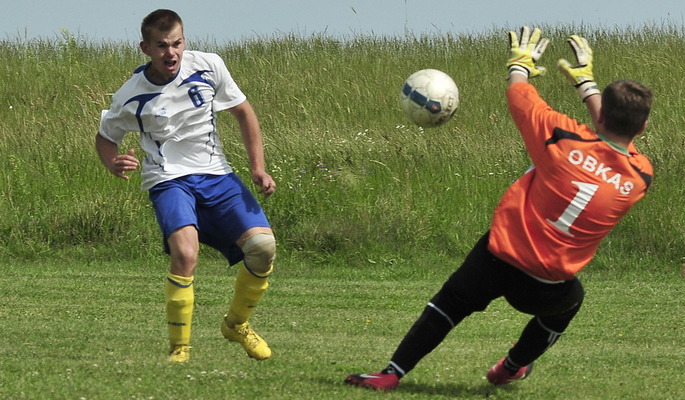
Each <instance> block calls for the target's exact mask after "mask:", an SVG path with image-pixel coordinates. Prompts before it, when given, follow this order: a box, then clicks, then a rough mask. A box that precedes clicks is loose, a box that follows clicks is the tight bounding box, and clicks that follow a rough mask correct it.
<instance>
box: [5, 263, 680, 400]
mask: <svg viewBox="0 0 685 400" xmlns="http://www.w3.org/2000/svg"><path fill="white" fill-rule="evenodd" d="M329 261H331V264H328V263H326V264H325V265H324V264H320V265H311V264H309V263H296V262H295V263H293V262H290V260H283V261H281V262H280V263H279V264H278V267H279V270H278V272H277V274H276V275H275V277H274V279H273V280H272V286H271V289H270V291H269V292H268V294H267V295H266V297H265V299H264V301H263V302H262V306H261V307H260V308H259V310H258V311H257V312H256V314H255V317H254V318H253V323H254V325H255V327H256V328H258V330H259V331H260V333H262V334H263V335H264V337H265V338H266V339H268V340H269V342H270V344H271V346H272V347H273V350H274V356H273V358H272V359H270V360H268V361H264V362H257V361H254V360H251V359H249V358H248V357H247V356H246V355H245V354H244V352H243V351H242V349H241V348H240V347H239V346H237V345H235V344H230V343H228V342H227V341H226V340H225V339H223V337H222V336H221V333H220V332H219V329H218V324H219V321H220V319H221V316H222V315H223V313H224V312H225V308H226V306H227V302H228V300H227V297H228V294H229V293H230V287H231V285H232V281H233V271H231V270H228V269H227V268H226V267H225V265H224V264H223V263H221V262H207V263H204V264H203V265H202V266H201V268H200V270H199V273H198V275H197V281H196V301H197V306H196V313H195V322H194V326H193V328H194V334H193V336H194V338H193V349H192V358H191V361H190V362H189V363H188V364H184V365H170V364H169V363H168V362H167V361H166V349H167V344H166V328H165V326H164V317H163V314H164V313H163V304H162V303H163V301H162V300H163V295H162V291H161V290H160V288H161V287H162V285H161V281H162V272H163V271H164V270H165V267H166V265H165V260H164V259H163V258H160V259H157V260H153V263H152V264H148V265H141V264H140V263H131V262H129V263H96V264H92V263H88V262H86V261H83V262H81V263H77V264H54V263H50V262H41V263H33V264H10V265H8V266H6V267H8V268H6V269H5V271H6V272H5V273H3V275H2V277H1V278H0V285H2V287H3V292H4V293H5V296H4V304H3V307H2V309H1V311H0V317H1V319H2V321H3V330H4V334H5V335H6V338H7V339H6V340H5V341H4V343H3V345H2V346H1V347H0V398H6V399H368V398H380V396H382V395H381V394H376V393H373V392H370V391H367V390H363V389H359V388H354V387H348V386H346V385H344V384H343V383H342V380H343V379H344V378H345V376H347V375H348V374H350V373H356V372H371V371H375V370H378V369H380V368H381V367H383V366H385V363H387V361H388V359H389V357H390V355H391V354H392V352H393V351H394V348H395V346H396V345H397V344H398V343H399V340H400V339H401V338H402V336H403V335H404V333H405V332H406V330H407V329H408V328H409V326H410V325H411V323H413V321H414V319H415V318H416V317H417V316H418V314H419V312H420V311H421V310H422V309H423V307H424V306H425V303H426V302H427V301H428V299H429V298H430V297H431V296H432V295H433V294H434V292H435V291H436V290H437V288H438V287H439V285H440V284H441V283H442V281H443V280H444V278H446V277H447V275H448V274H449V273H450V272H451V268H453V265H452V264H453V263H454V261H453V260H449V259H435V260H432V261H433V262H432V263H430V264H429V263H426V264H417V263H414V262H410V261H407V260H398V261H397V262H395V263H392V264H390V263H384V264H383V263H380V264H374V265H366V266H354V267H352V266H349V265H340V264H335V261H333V260H329ZM153 264H154V265H153ZM581 278H582V279H583V282H584V284H585V286H586V290H587V298H586V303H585V305H584V308H583V309H582V310H581V312H580V314H579V315H578V317H576V319H575V320H574V321H573V323H572V325H571V327H570V328H569V330H568V331H567V334H566V335H565V336H564V337H563V338H562V339H561V340H560V341H559V342H558V343H557V345H556V346H555V347H554V348H553V349H552V350H550V351H549V352H548V353H547V354H546V355H544V356H543V358H541V359H540V360H539V361H538V363H537V366H536V369H535V370H534V372H533V374H532V375H531V377H530V379H528V380H526V381H523V382H519V383H516V384H513V385H511V387H509V388H506V389H499V388H494V387H492V386H491V385H489V384H487V382H486V381H485V380H484V375H485V372H486V371H487V369H488V368H489V367H490V366H491V364H493V363H494V362H496V361H497V360H498V359H499V358H500V357H501V356H502V355H503V354H505V352H506V350H507V349H508V347H509V345H510V343H511V342H512V341H514V340H516V338H517V335H518V333H519V331H520V329H521V328H522V326H523V325H524V324H525V323H526V321H527V318H526V317H525V316H523V315H521V314H519V313H517V312H514V311H513V310H512V309H511V308H510V307H509V306H508V305H507V304H506V303H505V302H503V301H500V300H498V301H496V302H494V303H493V304H492V305H491V306H490V308H488V310H487V311H486V312H484V313H481V314H477V315H474V316H472V317H471V318H470V319H467V320H466V321H465V322H464V323H463V324H461V325H459V327H457V328H456V329H455V330H454V331H453V332H452V333H451V334H450V336H448V338H447V340H445V342H444V343H443V344H442V345H441V346H440V347H438V349H436V350H435V351H434V352H433V353H431V354H430V355H429V356H428V357H426V358H425V359H424V360H423V361H422V362H421V363H420V364H419V366H418V367H417V368H416V369H415V370H414V371H413V372H412V373H410V374H409V375H408V376H407V377H406V378H405V379H404V380H403V382H402V384H401V385H400V387H399V388H398V390H397V391H395V392H393V393H390V394H387V397H385V396H383V398H389V399H405V398H407V399H440V398H445V399H447V398H460V399H483V398H492V399H546V400H548V399H598V400H599V399H602V400H606V399H674V400H675V399H682V398H683V397H685V386H683V384H682V382H683V380H684V378H685V372H684V371H685V350H684V349H685V336H684V335H682V328H683V322H682V310H683V309H684V308H683V307H684V306H685V290H684V289H683V283H682V280H681V279H675V278H674V276H672V275H667V274H650V273H624V274H616V273H606V272H600V273H587V274H582V275H581Z"/></svg>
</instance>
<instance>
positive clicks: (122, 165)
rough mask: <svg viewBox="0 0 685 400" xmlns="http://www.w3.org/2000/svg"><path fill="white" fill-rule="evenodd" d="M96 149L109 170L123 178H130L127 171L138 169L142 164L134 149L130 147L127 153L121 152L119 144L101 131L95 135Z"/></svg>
mask: <svg viewBox="0 0 685 400" xmlns="http://www.w3.org/2000/svg"><path fill="white" fill-rule="evenodd" d="M95 150H96V151H97V153H98V156H100V161H102V163H103V164H104V165H105V167H106V168H107V170H109V172H111V173H112V174H114V175H116V176H118V177H119V178H122V179H126V180H128V179H129V177H128V175H126V172H128V171H133V170H135V169H137V168H138V165H139V164H140V162H139V161H138V159H137V158H136V157H135V156H134V155H133V154H134V150H133V149H130V150H129V151H128V153H126V154H119V146H118V145H117V144H116V143H114V142H112V141H110V140H108V139H106V138H105V137H104V136H102V135H101V134H100V133H98V134H97V135H95Z"/></svg>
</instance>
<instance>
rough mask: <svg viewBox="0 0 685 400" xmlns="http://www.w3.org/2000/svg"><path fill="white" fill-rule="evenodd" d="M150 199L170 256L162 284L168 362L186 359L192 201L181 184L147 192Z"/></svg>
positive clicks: (193, 247)
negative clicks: (167, 336)
mask: <svg viewBox="0 0 685 400" xmlns="http://www.w3.org/2000/svg"><path fill="white" fill-rule="evenodd" d="M150 199H151V200H152V203H153V207H154V208H155V212H156V215H157V221H158V223H159V225H160V228H161V229H162V233H163V234H164V237H165V240H164V243H165V250H166V251H167V252H168V253H169V254H170V255H171V265H170V268H169V273H168V274H167V279H166V282H165V304H166V315H167V326H168V334H169V346H170V351H169V360H170V361H174V362H185V361H188V359H189V357H190V352H189V350H190V334H191V326H192V316H193V307H194V301H195V295H194V286H193V275H194V272H195V267H196V265H197V256H198V250H199V243H198V233H197V228H196V227H195V224H196V217H195V211H194V200H193V198H192V196H190V195H189V194H188V192H187V191H185V190H184V189H183V184H182V183H181V182H166V183H165V184H164V185H160V186H159V187H156V188H153V190H151V191H150Z"/></svg>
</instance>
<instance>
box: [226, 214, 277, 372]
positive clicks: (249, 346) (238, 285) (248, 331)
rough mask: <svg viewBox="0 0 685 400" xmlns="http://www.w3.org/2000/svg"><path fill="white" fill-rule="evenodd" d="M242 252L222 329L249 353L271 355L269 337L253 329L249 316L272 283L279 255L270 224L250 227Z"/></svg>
mask: <svg viewBox="0 0 685 400" xmlns="http://www.w3.org/2000/svg"><path fill="white" fill-rule="evenodd" d="M238 244H239V245H240V247H241V249H242V251H243V254H244V259H243V265H242V266H241V267H240V268H239V269H238V273H237V274H236V279H235V290H234V292H233V299H232V300H231V304H230V306H229V309H228V312H227V313H226V315H225V316H224V321H223V323H222V327H221V330H222V333H223V335H224V337H226V338H227V339H228V340H230V341H234V342H238V343H240V344H241V345H242V346H243V348H244V349H245V351H246V352H247V354H248V355H249V356H250V357H252V358H255V359H257V360H264V359H267V358H269V357H270V356H271V349H270V348H269V346H268V345H267V343H266V341H265V340H264V339H263V338H262V337H261V336H259V335H258V334H257V333H255V332H254V330H252V328H251V327H250V325H249V323H248V319H249V318H250V316H251V315H252V313H253V312H254V310H255V308H256V307H257V305H258V304H259V301H260V300H261V298H262V295H263V294H264V292H265V291H266V289H267V288H268V287H269V276H270V275H271V273H272V272H273V260H274V258H275V256H276V241H275V239H274V235H273V232H272V231H271V229H269V228H264V227H255V228H251V229H248V230H247V231H246V232H245V233H244V234H243V235H242V236H241V238H240V239H239V240H238Z"/></svg>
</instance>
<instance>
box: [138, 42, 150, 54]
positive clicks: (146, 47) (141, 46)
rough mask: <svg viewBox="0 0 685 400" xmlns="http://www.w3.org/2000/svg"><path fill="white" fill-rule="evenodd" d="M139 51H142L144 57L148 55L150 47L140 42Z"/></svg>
mask: <svg viewBox="0 0 685 400" xmlns="http://www.w3.org/2000/svg"><path fill="white" fill-rule="evenodd" d="M140 51H142V52H143V54H145V55H146V56H149V55H150V53H149V51H150V45H149V44H148V43H147V42H146V41H144V40H141V41H140Z"/></svg>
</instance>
